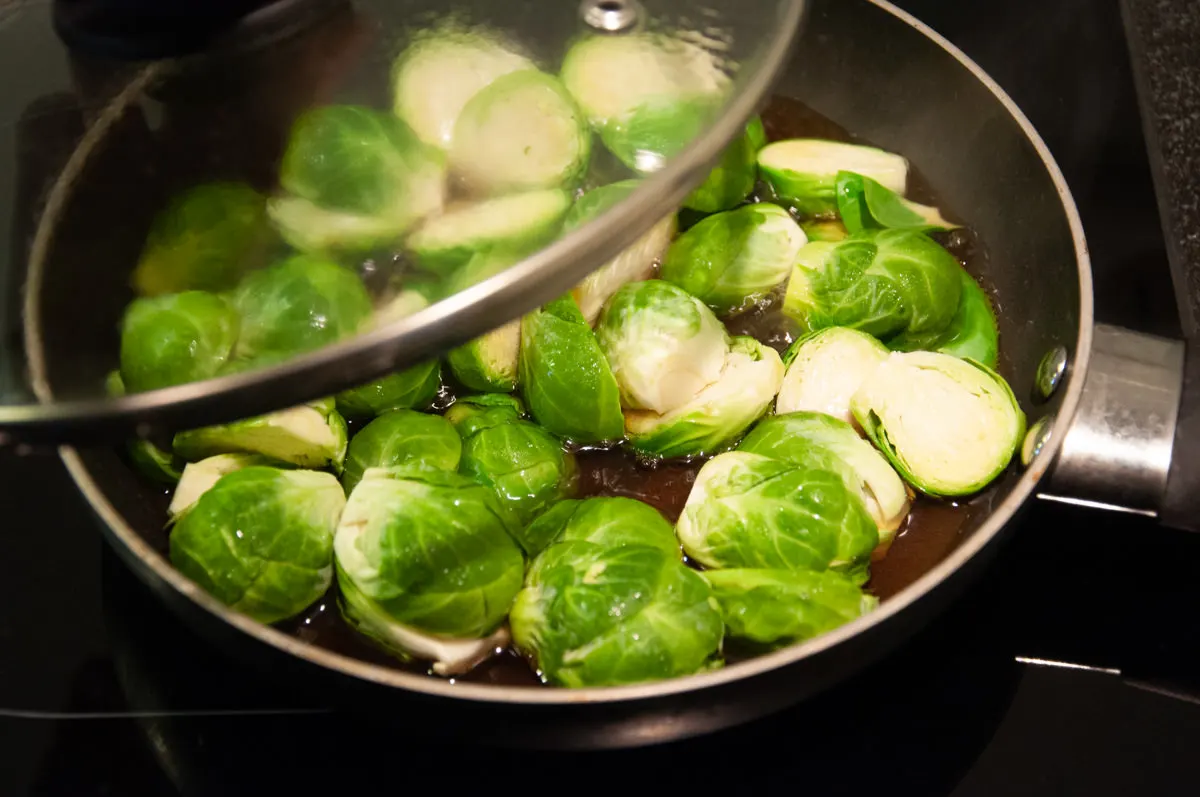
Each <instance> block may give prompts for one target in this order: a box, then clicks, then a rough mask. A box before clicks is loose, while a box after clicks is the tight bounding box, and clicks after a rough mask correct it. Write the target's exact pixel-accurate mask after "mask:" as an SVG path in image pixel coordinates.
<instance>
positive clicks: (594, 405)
mask: <svg viewBox="0 0 1200 797" xmlns="http://www.w3.org/2000/svg"><path fill="white" fill-rule="evenodd" d="M520 374H521V376H520V382H521V391H522V394H523V395H524V398H525V403H526V405H528V407H529V411H530V413H531V414H532V415H533V418H534V420H536V421H537V422H538V423H539V424H541V425H542V426H544V427H545V428H546V429H548V430H549V431H551V432H553V433H554V434H556V435H559V436H560V437H564V438H567V439H569V440H573V441H575V442H577V443H598V442H603V441H608V440H616V439H619V438H620V437H622V436H623V434H624V430H625V422H624V417H623V416H622V415H621V399H620V390H619V388H618V387H617V380H616V378H615V377H614V376H613V373H612V370H611V369H610V368H609V364H608V360H607V359H606V358H605V356H604V353H603V351H601V349H600V345H599V343H597V341H596V336H595V335H594V334H593V333H592V330H591V329H590V328H589V327H588V325H587V322H586V321H584V318H583V314H582V313H581V312H580V311H579V306H578V305H576V304H575V300H574V299H571V298H570V297H569V296H564V297H561V298H559V299H556V300H554V301H553V302H550V303H549V304H547V305H546V306H545V307H543V308H541V309H540V310H535V311H533V312H532V313H529V314H528V315H526V316H525V318H524V319H523V320H522V321H521V368H520Z"/></svg>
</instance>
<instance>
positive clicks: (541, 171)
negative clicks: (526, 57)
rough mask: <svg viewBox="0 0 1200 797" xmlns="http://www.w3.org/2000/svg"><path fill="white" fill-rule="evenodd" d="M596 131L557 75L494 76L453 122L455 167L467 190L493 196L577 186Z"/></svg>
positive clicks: (523, 72)
mask: <svg viewBox="0 0 1200 797" xmlns="http://www.w3.org/2000/svg"><path fill="white" fill-rule="evenodd" d="M591 154H592V135H591V131H589V130H588V127H587V121H586V119H585V118H584V116H583V112H582V111H580V110H579V107H578V106H576V104H575V101H574V100H573V99H572V98H571V95H570V94H568V93H567V90H566V89H565V88H563V85H562V84H561V83H560V82H559V81H558V78H556V77H554V76H553V75H547V74H546V73H544V72H539V71H536V70H529V69H526V70H521V71H518V72H510V73H508V74H507V75H503V76H502V77H498V78H496V79H495V80H493V81H492V82H491V83H490V84H488V85H487V87H485V88H483V89H481V90H480V91H479V92H478V93H477V94H475V95H474V96H473V97H471V99H470V100H468V101H467V104H466V105H464V106H463V109H462V112H461V113H459V115H458V120H457V121H456V122H455V123H454V141H453V144H452V146H451V148H450V170H451V173H452V174H453V175H454V177H455V178H456V179H457V180H459V181H460V182H462V183H463V184H464V185H465V187H466V188H467V190H468V191H470V192H471V193H473V194H476V195H480V196H495V195H497V194H503V193H508V192H512V191H526V190H530V189H534V188H554V187H573V186H574V185H575V184H576V183H577V182H579V180H580V179H581V178H582V177H583V175H584V173H585V172H586V171H587V167H588V161H589V159H590V158H591Z"/></svg>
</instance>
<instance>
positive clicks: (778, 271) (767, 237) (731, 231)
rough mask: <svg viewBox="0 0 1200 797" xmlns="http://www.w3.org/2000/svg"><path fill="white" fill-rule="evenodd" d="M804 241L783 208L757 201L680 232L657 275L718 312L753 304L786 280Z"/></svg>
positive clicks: (737, 310)
mask: <svg viewBox="0 0 1200 797" xmlns="http://www.w3.org/2000/svg"><path fill="white" fill-rule="evenodd" d="M807 242H808V239H807V238H805V236H804V232H803V231H802V230H801V229H800V225H798V224H797V223H796V222H795V221H793V220H792V217H791V216H790V215H789V214H788V212H787V211H786V210H784V209H783V208H781V207H779V206H778V205H771V204H767V203H756V204H753V205H746V206H745V207H741V208H738V209H737V210H730V211H726V212H724V213H718V214H716V215H714V216H709V217H708V218H706V219H704V220H703V221H701V222H699V223H698V224H696V225H695V226H694V227H692V228H691V229H689V230H688V231H687V232H685V233H684V234H683V235H681V236H679V238H677V239H676V240H675V242H674V243H673V244H671V248H670V250H669V251H668V252H667V256H666V258H665V259H664V260H663V264H662V269H661V270H660V272H659V276H660V277H661V278H662V279H664V280H666V281H667V282H671V283H674V284H675V285H678V286H679V287H680V288H683V289H684V290H685V291H687V292H688V293H690V294H692V295H693V296H695V297H696V298H698V299H700V300H701V301H703V302H704V303H705V304H707V305H708V306H709V307H710V308H712V309H713V310H714V311H715V312H716V313H717V314H718V315H732V314H736V313H738V312H741V311H743V310H746V309H748V308H750V307H751V306H753V305H754V304H755V303H756V302H759V301H761V300H762V299H764V298H766V297H767V296H768V295H769V294H770V293H771V292H772V291H774V290H775V289H776V288H778V287H779V286H780V285H782V284H783V283H785V282H787V279H788V276H789V275H790V274H791V272H792V265H793V264H794V263H795V261H796V254H797V253H798V252H799V251H800V247H802V246H804V245H805V244H806V243H807Z"/></svg>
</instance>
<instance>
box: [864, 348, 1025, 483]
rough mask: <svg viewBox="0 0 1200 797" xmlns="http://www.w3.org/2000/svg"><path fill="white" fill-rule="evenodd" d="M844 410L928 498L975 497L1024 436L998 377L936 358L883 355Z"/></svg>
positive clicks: (951, 359)
mask: <svg viewBox="0 0 1200 797" xmlns="http://www.w3.org/2000/svg"><path fill="white" fill-rule="evenodd" d="M850 408H851V410H852V411H853V412H854V417H855V418H857V419H858V422H859V424H860V425H861V426H862V428H863V430H864V431H866V433H867V437H869V438H870V439H871V441H872V442H874V443H875V445H876V447H877V448H879V450H880V451H882V452H883V455H884V456H885V457H887V458H888V461H889V462H891V463H892V466H893V467H895V468H896V470H898V471H899V472H900V475H901V476H903V477H904V478H905V480H907V481H908V483H909V484H911V485H912V486H913V487H915V488H917V489H918V490H920V491H921V492H923V493H926V494H927V495H932V496H960V495H970V494H971V493H975V492H978V491H979V490H982V489H983V488H984V487H986V486H987V485H988V483H990V482H991V481H992V480H993V479H995V478H996V477H997V476H999V475H1000V473H1001V472H1002V471H1003V470H1004V469H1005V468H1006V467H1007V466H1008V463H1009V461H1010V460H1011V459H1012V456H1013V452H1015V451H1016V449H1017V446H1019V445H1020V444H1021V438H1022V437H1023V436H1024V434H1025V413H1024V412H1022V411H1021V408H1020V407H1019V406H1018V405H1017V399H1016V397H1015V396H1014V395H1013V392H1012V389H1011V388H1010V387H1009V386H1008V383H1007V382H1005V381H1004V379H1003V378H1001V377H1000V375H999V374H997V373H996V372H995V371H993V370H991V369H990V368H987V367H986V366H983V365H980V364H979V363H976V362H972V361H970V360H962V359H959V358H957V357H954V356H952V355H949V354H941V353H937V352H924V351H917V352H893V353H892V354H890V355H888V358H887V360H885V361H884V362H883V364H882V365H880V366H879V367H878V368H876V369H875V371H874V372H873V373H872V374H871V375H870V376H869V377H867V379H866V381H865V382H863V384H862V386H861V387H859V389H858V392H857V393H855V394H854V399H853V401H852V402H851V403H850Z"/></svg>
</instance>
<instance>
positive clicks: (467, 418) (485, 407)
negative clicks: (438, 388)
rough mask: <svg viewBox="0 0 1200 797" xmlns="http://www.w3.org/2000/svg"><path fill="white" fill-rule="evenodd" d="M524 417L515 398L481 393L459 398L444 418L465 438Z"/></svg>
mask: <svg viewBox="0 0 1200 797" xmlns="http://www.w3.org/2000/svg"><path fill="white" fill-rule="evenodd" d="M524 415H525V406H524V405H523V404H521V400H520V399H518V398H517V397H516V396H510V395H508V394H506V393H481V394H480V395H478V396H460V397H459V398H458V399H457V400H456V401H455V402H454V404H453V405H452V406H451V407H450V409H448V410H446V415H445V418H446V420H448V421H449V422H450V423H452V424H454V428H456V429H457V430H458V433H459V434H460V435H462V436H463V437H464V438H465V437H468V436H470V435H473V434H477V433H478V432H481V431H483V430H484V429H491V428H493V427H496V426H502V425H504V424H506V423H512V422H513V421H517V420H520V419H521V418H522V417H524Z"/></svg>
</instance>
